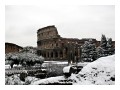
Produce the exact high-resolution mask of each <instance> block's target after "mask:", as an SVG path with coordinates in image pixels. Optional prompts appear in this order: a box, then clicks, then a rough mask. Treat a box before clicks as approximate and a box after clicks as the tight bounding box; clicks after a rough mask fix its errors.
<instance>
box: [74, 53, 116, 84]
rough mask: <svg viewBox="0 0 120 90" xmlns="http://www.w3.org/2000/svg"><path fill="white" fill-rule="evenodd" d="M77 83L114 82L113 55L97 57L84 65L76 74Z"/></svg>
mask: <svg viewBox="0 0 120 90" xmlns="http://www.w3.org/2000/svg"><path fill="white" fill-rule="evenodd" d="M76 77H77V78H78V79H79V80H80V81H79V82H78V83H77V84H89V85H90V84H96V85H113V84H115V55H112V56H107V57H102V58H99V59H98V60H96V61H94V62H92V63H89V64H88V65H86V66H85V67H84V68H83V69H82V70H81V72H79V73H78V75H77V76H76Z"/></svg>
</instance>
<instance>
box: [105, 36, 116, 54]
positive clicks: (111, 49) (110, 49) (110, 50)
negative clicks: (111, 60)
mask: <svg viewBox="0 0 120 90" xmlns="http://www.w3.org/2000/svg"><path fill="white" fill-rule="evenodd" d="M107 53H108V55H113V54H114V53H115V48H114V47H113V45H112V38H109V39H108V42H107Z"/></svg>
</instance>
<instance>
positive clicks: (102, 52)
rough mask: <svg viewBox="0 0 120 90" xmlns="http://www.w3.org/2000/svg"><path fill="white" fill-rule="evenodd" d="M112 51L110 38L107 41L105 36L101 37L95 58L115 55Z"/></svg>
mask: <svg viewBox="0 0 120 90" xmlns="http://www.w3.org/2000/svg"><path fill="white" fill-rule="evenodd" d="M114 51H115V49H114V47H113V45H112V38H109V39H108V41H107V39H106V37H105V35H102V37H101V42H100V46H99V47H98V48H97V58H100V57H104V56H109V55H112V54H114V53H115V52H114Z"/></svg>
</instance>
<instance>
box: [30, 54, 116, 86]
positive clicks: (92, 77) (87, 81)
mask: <svg viewBox="0 0 120 90" xmlns="http://www.w3.org/2000/svg"><path fill="white" fill-rule="evenodd" d="M69 69H70V66H67V67H65V68H64V69H63V71H64V72H68V71H69ZM60 80H72V83H73V84H79V85H114V84H115V55H111V56H107V57H102V58H99V59H97V60H96V61H94V62H91V63H89V64H87V65H86V66H85V67H84V68H83V69H82V70H81V71H80V72H79V73H78V74H71V76H70V77H69V78H65V77H64V76H58V77H51V78H47V79H41V80H38V81H35V82H33V83H32V84H37V85H38V84H48V83H55V82H58V83H59V81H60Z"/></svg>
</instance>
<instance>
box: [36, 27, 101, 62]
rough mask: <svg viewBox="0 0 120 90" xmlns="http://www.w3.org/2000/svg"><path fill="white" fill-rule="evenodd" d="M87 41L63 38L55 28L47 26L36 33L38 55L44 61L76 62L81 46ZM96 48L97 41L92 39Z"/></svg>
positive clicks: (78, 58)
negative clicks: (43, 58)
mask: <svg viewBox="0 0 120 90" xmlns="http://www.w3.org/2000/svg"><path fill="white" fill-rule="evenodd" d="M86 40H88V39H77V38H63V37H61V36H60V35H59V34H58V31H57V28H56V27H55V26H54V25H52V26H47V27H44V28H41V29H39V30H38V31H37V48H38V51H37V53H38V55H42V56H43V57H45V59H46V60H70V61H71V60H72V62H77V61H79V60H80V56H81V49H80V47H81V45H82V44H84V42H85V41H86ZM92 41H93V42H94V43H96V45H97V46H98V44H99V41H97V40H96V39H92Z"/></svg>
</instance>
